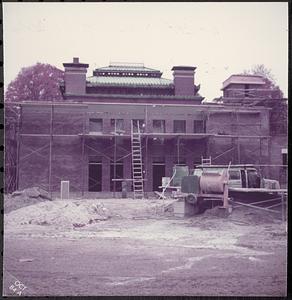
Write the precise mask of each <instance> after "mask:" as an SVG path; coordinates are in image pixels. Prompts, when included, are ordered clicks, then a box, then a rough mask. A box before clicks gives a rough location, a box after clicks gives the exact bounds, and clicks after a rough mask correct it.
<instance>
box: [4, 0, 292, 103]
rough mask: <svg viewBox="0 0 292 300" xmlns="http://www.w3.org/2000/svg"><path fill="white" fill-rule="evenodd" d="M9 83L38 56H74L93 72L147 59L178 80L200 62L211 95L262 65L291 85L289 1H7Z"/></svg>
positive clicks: (200, 78) (57, 61)
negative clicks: (176, 73)
mask: <svg viewBox="0 0 292 300" xmlns="http://www.w3.org/2000/svg"><path fill="white" fill-rule="evenodd" d="M3 22H4V83H5V87H6V86H7V84H8V83H9V82H10V81H11V80H13V79H14V78H15V77H16V75H17V73H18V72H19V71H20V69H21V68H22V67H25V66H30V65H33V64H35V63H36V62H43V63H50V64H52V65H55V66H57V67H58V68H61V69H63V66H62V63H63V62H70V61H71V60H72V57H73V56H76V57H77V56H78V57H80V60H81V62H84V63H88V64H89V70H88V73H87V75H88V76H91V75H92V70H93V69H94V68H96V67H102V66H106V65H108V64H109V62H111V61H115V62H116V61H118V62H138V63H140V62H142V63H144V65H145V66H147V67H150V68H155V69H159V70H161V71H162V72H163V75H162V76H163V77H165V78H170V79H171V78H172V72H171V68H172V66H174V65H191V66H196V67H197V70H196V75H195V83H196V84H201V90H200V93H201V95H202V96H204V97H205V98H206V99H208V100H212V99H213V98H215V97H218V96H220V95H221V91H220V89H221V87H222V82H223V81H224V80H225V79H227V77H229V76H230V75H231V74H236V73H240V72H242V71H243V70H245V69H249V68H251V67H252V66H253V65H255V64H264V65H265V66H266V67H268V68H270V69H271V70H272V73H273V74H274V76H275V78H276V81H277V83H278V85H279V86H280V88H281V89H282V90H283V92H284V94H285V96H287V89H288V4H287V3H276V2H274V3H268V2H267V3H264V2H260V3H248V2H247V3H244V2H243V3H240V2H235V3H228V2H226V3H220V2H216V3H202V2H201V3H200V2H197V3H196V2H191V3H188V2H185V3H165V2H164V3H82V2H81V3H19V2H18V3H4V4H3Z"/></svg>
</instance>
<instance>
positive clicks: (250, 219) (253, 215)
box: [230, 207, 281, 225]
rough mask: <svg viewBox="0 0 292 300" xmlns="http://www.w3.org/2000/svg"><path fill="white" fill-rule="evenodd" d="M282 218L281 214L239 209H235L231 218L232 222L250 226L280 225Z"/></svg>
mask: <svg viewBox="0 0 292 300" xmlns="http://www.w3.org/2000/svg"><path fill="white" fill-rule="evenodd" d="M280 216H281V215H280V214H276V213H272V212H268V211H263V210H259V209H252V208H248V207H238V208H234V209H233V211H232V214H231V215H230V218H231V219H232V220H238V221H241V222H246V223H248V224H250V225H259V224H265V223H279V222H281V220H280V219H279V217H280Z"/></svg>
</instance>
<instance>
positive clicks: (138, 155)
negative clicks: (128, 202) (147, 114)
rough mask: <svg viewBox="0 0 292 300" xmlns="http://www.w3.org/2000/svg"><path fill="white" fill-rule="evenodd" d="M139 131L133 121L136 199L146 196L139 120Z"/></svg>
mask: <svg viewBox="0 0 292 300" xmlns="http://www.w3.org/2000/svg"><path fill="white" fill-rule="evenodd" d="M136 122H137V131H136V130H135V129H136V128H135V126H134V125H135V124H134V121H133V120H132V122H131V145H132V171H133V191H134V199H143V198H144V187H143V172H142V150H141V133H140V124H139V121H138V120H137V121H136Z"/></svg>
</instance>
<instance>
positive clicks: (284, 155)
mask: <svg viewBox="0 0 292 300" xmlns="http://www.w3.org/2000/svg"><path fill="white" fill-rule="evenodd" d="M281 152H282V165H283V167H284V168H287V164H288V156H287V149H286V148H284V149H282V151H281Z"/></svg>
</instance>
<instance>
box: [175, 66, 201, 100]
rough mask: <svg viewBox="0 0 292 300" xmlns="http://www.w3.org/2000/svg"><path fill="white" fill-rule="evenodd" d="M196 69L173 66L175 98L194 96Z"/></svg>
mask: <svg viewBox="0 0 292 300" xmlns="http://www.w3.org/2000/svg"><path fill="white" fill-rule="evenodd" d="M195 69H196V67H190V66H174V67H173V68H172V69H171V70H172V71H173V82H174V91H175V93H174V94H175V96H194V95H195V85H194V76H195Z"/></svg>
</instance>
